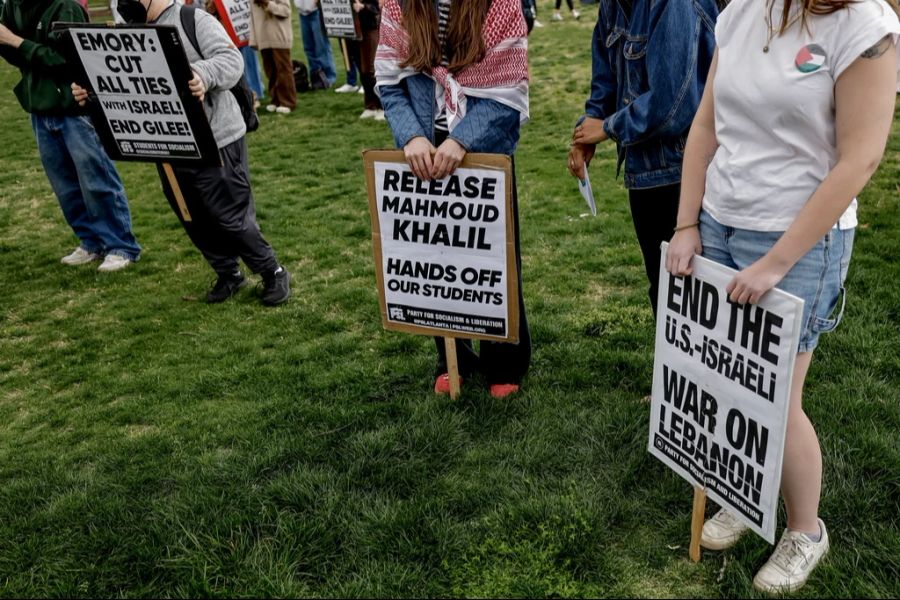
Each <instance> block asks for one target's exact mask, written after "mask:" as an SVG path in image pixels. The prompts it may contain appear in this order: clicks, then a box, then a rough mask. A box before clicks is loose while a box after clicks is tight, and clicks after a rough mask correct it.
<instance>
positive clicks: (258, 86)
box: [241, 46, 266, 100]
mask: <svg viewBox="0 0 900 600" xmlns="http://www.w3.org/2000/svg"><path fill="white" fill-rule="evenodd" d="M241 54H243V55H244V75H246V76H247V85H249V86H250V89H251V90H252V91H253V93H254V94H256V99H257V100H261V99H262V97H263V96H265V95H266V88H265V87H263V81H262V76H261V75H260V72H259V55H258V54H257V53H256V48H253V47H252V46H242V47H241Z"/></svg>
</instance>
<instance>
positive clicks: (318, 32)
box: [300, 10, 337, 85]
mask: <svg viewBox="0 0 900 600" xmlns="http://www.w3.org/2000/svg"><path fill="white" fill-rule="evenodd" d="M300 36H301V37H302V38H303V51H304V52H306V59H307V60H308V61H309V72H310V73H312V72H313V71H317V70H320V69H321V70H322V71H324V72H325V78H326V79H328V85H332V84H334V82H335V80H336V79H337V71H336V70H335V68H334V57H333V56H332V55H331V44H330V43H329V42H328V38H327V37H325V29H324V28H323V27H322V22H321V21H320V20H319V11H318V10H317V11H315V12H313V13H311V14H308V15H300Z"/></svg>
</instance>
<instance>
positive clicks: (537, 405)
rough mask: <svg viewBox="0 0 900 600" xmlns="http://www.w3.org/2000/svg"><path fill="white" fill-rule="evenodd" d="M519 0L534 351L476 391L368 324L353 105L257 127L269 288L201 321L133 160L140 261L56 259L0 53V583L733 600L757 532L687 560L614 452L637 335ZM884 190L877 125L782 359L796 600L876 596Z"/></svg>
mask: <svg viewBox="0 0 900 600" xmlns="http://www.w3.org/2000/svg"><path fill="white" fill-rule="evenodd" d="M542 9H543V10H542V13H541V18H542V20H543V21H544V22H545V24H546V27H545V28H543V29H539V30H537V31H536V33H535V34H534V35H533V36H532V39H531V57H532V58H531V65H532V73H533V83H532V88H531V89H532V121H531V122H530V123H529V124H528V125H527V126H526V127H525V129H524V132H523V137H522V142H521V144H520V151H519V153H518V156H517V161H518V162H517V166H518V175H519V186H520V196H521V216H522V248H523V262H524V267H523V273H524V280H525V281H524V292H525V299H526V302H527V305H528V309H529V318H530V321H531V323H532V326H533V336H534V361H533V365H532V369H531V372H530V374H529V376H528V378H527V379H526V381H525V385H524V393H523V394H522V395H521V396H520V397H518V398H516V399H514V400H507V401H503V402H497V401H494V400H492V399H491V398H490V396H488V395H487V394H486V393H485V392H484V391H483V390H481V389H477V388H476V387H474V386H467V387H466V389H465V390H464V394H463V397H462V398H461V399H460V400H459V401H456V402H452V401H450V400H448V399H446V398H440V397H436V396H435V395H434V394H433V393H431V392H430V386H431V383H432V382H431V378H430V375H431V370H432V361H433V355H432V353H433V350H432V342H431V340H430V339H428V338H424V337H415V336H410V335H402V334H396V333H387V332H384V331H382V329H381V324H380V321H379V316H378V305H377V298H376V294H375V277H374V270H373V259H372V257H371V242H370V228H369V220H368V212H367V206H366V195H365V189H364V181H363V175H362V167H361V158H360V152H361V151H362V150H363V149H364V148H372V147H387V146H390V144H391V138H390V136H389V134H388V131H387V129H386V127H385V126H384V125H382V124H378V123H375V122H372V121H367V122H360V121H359V120H357V119H356V116H357V115H358V113H359V112H360V111H361V110H362V99H361V97H359V96H352V95H351V96H349V97H348V96H347V95H337V94H333V93H324V92H319V93H314V94H304V95H301V96H300V104H299V108H298V110H297V111H296V113H294V114H292V115H290V116H288V117H280V116H279V117H275V116H270V115H264V116H263V119H262V122H263V124H262V128H261V130H260V131H259V132H257V133H254V134H252V135H251V136H250V138H249V139H250V155H251V168H252V172H253V178H254V184H255V192H256V198H257V206H258V212H259V220H260V223H261V224H262V228H263V231H264V232H265V234H266V236H267V237H268V239H269V240H270V241H271V242H272V244H273V246H274V247H275V248H276V250H277V252H278V253H279V256H280V258H281V260H282V261H283V262H284V263H285V264H286V265H287V266H288V268H289V269H290V270H291V271H292V272H293V274H294V276H295V280H294V281H295V287H294V290H295V297H294V298H293V299H292V301H291V302H290V303H289V304H287V305H286V306H283V307H281V308H278V309H274V310H272V309H266V308H263V307H262V306H260V304H259V302H258V301H257V299H256V298H255V297H254V296H253V294H252V293H251V292H244V293H242V294H241V295H240V296H239V297H238V298H236V299H235V300H234V301H231V302H228V303H226V304H224V305H219V306H207V305H205V304H204V303H203V302H201V301H199V300H198V299H200V298H202V296H203V294H204V292H205V290H206V287H207V285H208V284H209V282H210V280H211V279H212V273H211V271H210V270H209V268H208V267H207V266H206V265H205V264H204V262H203V260H202V259H201V257H200V256H199V254H198V252H197V251H196V250H195V249H194V248H193V247H192V246H191V244H190V243H189V241H188V239H187V237H186V236H185V234H184V232H183V231H182V229H181V227H180V225H179V224H178V222H177V220H176V218H175V216H174V215H173V214H172V212H171V210H170V209H169V207H168V205H167V203H166V202H165V200H164V199H163V196H162V194H161V191H160V188H159V184H158V182H157V178H156V174H155V171H154V169H153V168H152V167H151V166H149V165H140V164H120V165H119V167H120V170H121V173H122V175H123V177H124V180H125V182H126V187H127V188H128V192H129V197H130V200H131V206H132V210H133V218H134V223H135V231H136V233H137V235H138V237H139V240H140V242H141V243H142V244H143V246H144V256H143V259H142V260H141V261H140V262H139V263H137V264H136V265H134V266H133V267H130V268H129V269H128V270H126V271H124V272H122V273H119V274H114V275H111V276H102V275H99V274H98V273H96V271H95V270H94V269H92V268H90V267H85V268H67V267H64V266H62V265H60V264H59V262H58V261H59V257H60V256H62V255H63V254H65V253H67V252H69V251H70V250H71V249H72V248H73V247H74V246H75V244H76V242H75V239H74V237H73V236H72V234H71V232H70V230H69V229H68V227H67V226H66V225H65V223H64V221H63V219H62V216H61V214H60V211H59V207H58V205H57V203H56V200H55V198H54V196H53V194H52V192H51V190H50V188H49V185H48V183H47V180H46V178H45V176H44V174H43V171H42V169H41V166H40V163H39V160H38V156H37V152H36V149H35V144H34V140H33V137H32V135H31V132H30V128H29V124H28V120H27V116H26V115H25V114H24V113H22V111H21V110H20V109H19V107H18V105H17V104H16V102H15V101H14V99H13V97H12V94H11V93H10V89H11V88H12V86H13V84H14V83H15V81H16V80H17V77H16V74H15V73H14V72H13V71H12V69H10V68H9V67H8V66H6V65H3V66H0V89H2V90H3V94H4V99H3V101H2V103H0V118H2V122H3V128H2V130H0V142H2V143H0V165H2V169H0V596H4V597H16V596H80V597H96V596H128V597H133V596H143V597H148V596H163V597H171V596H299V595H302V596H335V597H338V596H404V597H406V596H419V595H426V596H613V595H614V596H684V597H690V596H712V597H734V596H753V595H754V592H753V590H752V588H751V587H750V580H751V578H752V576H753V573H754V571H755V569H756V568H757V567H758V566H759V565H760V564H761V563H762V562H763V561H764V560H765V557H766V555H767V553H768V552H769V547H768V546H767V544H766V543H765V542H764V541H762V540H761V539H758V538H755V537H753V536H750V537H747V538H746V539H744V540H743V541H741V543H740V544H739V545H738V546H737V547H736V548H735V549H733V550H732V551H730V552H728V553H727V554H724V555H716V554H712V553H707V554H705V556H704V560H703V562H702V563H701V564H699V565H693V564H692V563H690V562H689V561H688V559H687V542H688V535H689V520H690V508H691V488H690V486H689V485H688V484H686V483H685V482H683V481H682V480H680V479H678V478H677V477H676V476H674V475H672V474H671V473H669V472H667V471H666V470H665V469H664V468H663V467H662V466H661V465H660V464H659V463H658V462H657V461H656V460H654V459H652V458H651V457H650V456H649V455H648V454H647V452H646V450H645V447H646V438H647V417H648V409H647V406H646V405H643V404H641V403H639V402H636V399H638V398H640V397H641V396H643V395H644V394H647V393H648V392H649V387H650V376H651V369H652V358H651V352H650V349H651V344H652V339H653V324H652V318H651V313H650V310H649V307H648V306H647V302H646V297H645V285H646V284H645V280H644V274H643V269H642V265H641V257H640V253H639V250H638V247H637V243H636V241H635V239H634V234H633V232H632V228H631V224H630V217H629V213H628V208H627V202H626V194H625V191H624V190H623V189H622V187H621V182H620V181H615V180H614V153H613V151H612V149H611V148H606V149H605V150H604V151H603V152H602V153H601V154H600V155H599V156H598V159H597V160H596V161H595V163H594V165H593V167H592V175H593V180H594V184H595V190H596V192H597V195H598V199H599V204H600V209H601V213H600V215H598V217H597V218H596V219H590V218H580V215H581V214H582V213H584V212H585V211H586V207H585V206H584V203H583V201H582V200H581V198H580V197H579V196H578V193H577V189H576V186H575V183H574V181H573V180H572V179H571V178H569V177H568V176H567V175H566V173H565V153H566V150H567V140H568V138H569V135H570V131H571V126H572V123H573V121H574V119H575V117H576V116H577V115H578V114H579V112H580V110H581V106H582V103H583V101H584V98H585V96H586V94H587V89H588V78H589V71H590V66H589V62H590V61H589V53H588V47H589V39H590V31H591V26H592V24H591V23H590V22H589V21H590V19H589V18H584V19H582V21H581V22H578V23H576V22H574V21H571V20H567V21H565V22H564V23H562V24H556V23H550V22H549V16H550V7H549V5H543V4H542ZM587 16H588V15H587V14H586V17H587ZM299 55H300V54H299V53H298V56H299ZM898 182H900V135H898V131H897V130H896V129H895V133H894V135H893V136H892V138H891V141H890V149H889V151H888V153H887V156H886V158H885V161H884V163H883V164H882V167H881V169H880V171H879V173H878V175H877V176H876V178H875V179H874V181H873V182H872V183H871V184H870V186H869V187H868V188H867V189H866V190H865V192H864V193H863V194H862V195H861V222H862V226H861V227H860V230H859V234H858V242H857V246H856V249H855V260H854V263H853V265H852V267H851V271H850V278H849V293H850V302H849V304H848V308H847V314H846V316H845V319H844V323H843V325H842V326H841V327H840V328H839V330H838V331H837V332H836V333H834V334H832V335H830V336H827V337H826V338H825V339H824V340H823V343H822V346H821V347H820V350H819V351H818V352H817V356H816V359H815V360H814V362H813V366H812V370H811V373H810V376H809V384H808V400H807V407H808V411H809V413H810V415H811V417H812V419H813V421H814V422H815V423H816V426H817V428H818V431H819V433H820V436H821V440H822V447H823V451H824V455H825V464H826V472H825V489H824V496H823V499H822V514H823V517H824V518H825V520H826V521H827V522H828V524H829V526H830V531H831V534H832V536H833V548H832V552H831V554H830V555H829V557H828V559H827V560H826V561H825V562H824V563H823V565H822V566H821V567H820V568H819V569H818V570H817V572H816V574H815V575H814V577H813V579H812V581H811V582H810V584H809V585H808V586H807V587H806V588H805V589H804V590H803V591H802V592H801V594H800V595H802V596H809V597H819V596H828V597H845V598H850V597H857V596H865V597H896V596H900V523H898V506H900V450H898V433H897V432H898V429H900V391H898V390H900V325H898V323H900V291H898V288H897V282H898V281H900V261H898V260H897V256H898V255H900V236H898V234H897V231H898V229H900V213H898V211H897V197H898ZM782 522H783V517H782Z"/></svg>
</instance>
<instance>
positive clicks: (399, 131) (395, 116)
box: [378, 83, 431, 148]
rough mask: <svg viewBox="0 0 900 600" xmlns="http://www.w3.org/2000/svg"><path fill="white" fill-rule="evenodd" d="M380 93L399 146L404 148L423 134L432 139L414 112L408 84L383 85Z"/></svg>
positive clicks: (385, 112)
mask: <svg viewBox="0 0 900 600" xmlns="http://www.w3.org/2000/svg"><path fill="white" fill-rule="evenodd" d="M378 93H379V94H380V95H381V104H382V106H383V107H384V114H385V116H386V117H387V120H388V123H389V124H390V126H391V132H392V133H393V134H394V143H396V144H397V147H398V148H403V147H404V146H406V144H408V143H409V141H410V140H411V139H413V138H414V137H419V136H422V137H424V138H426V139H431V138H430V136H429V135H428V134H427V132H426V131H424V130H423V129H422V125H421V123H419V119H417V118H416V113H415V112H413V108H412V104H411V103H410V99H409V92H407V91H406V86H405V85H404V84H403V83H401V84H399V85H382V86H379V87H378Z"/></svg>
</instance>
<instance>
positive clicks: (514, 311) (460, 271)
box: [365, 151, 518, 341]
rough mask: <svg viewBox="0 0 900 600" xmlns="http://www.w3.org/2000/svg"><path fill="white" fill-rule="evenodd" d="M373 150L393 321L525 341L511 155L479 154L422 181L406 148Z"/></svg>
mask: <svg viewBox="0 0 900 600" xmlns="http://www.w3.org/2000/svg"><path fill="white" fill-rule="evenodd" d="M365 157H366V169H367V176H368V179H369V191H370V194H369V195H370V209H371V212H372V226H373V240H374V246H375V257H376V262H377V269H378V285H379V292H380V297H381V309H382V320H383V322H384V326H385V328H387V329H396V330H401V331H409V332H413V333H423V334H430V335H452V336H454V337H469V338H479V339H494V340H507V341H515V340H516V337H517V335H518V300H517V299H518V290H517V286H518V278H517V276H516V265H515V241H514V231H513V223H512V220H511V219H510V218H509V215H510V214H511V211H510V189H509V185H510V163H509V158H508V157H503V156H495V155H471V156H468V157H467V159H466V161H465V162H464V163H463V164H462V166H460V167H459V168H458V169H457V170H456V172H455V173H454V174H453V175H450V176H449V177H445V178H444V179H441V180H432V181H422V180H420V179H418V178H417V177H416V176H415V175H414V174H413V173H412V171H411V170H410V168H409V167H408V166H407V164H406V163H405V161H403V153H402V152H399V153H398V152H394V151H371V152H367V153H366V155H365Z"/></svg>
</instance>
